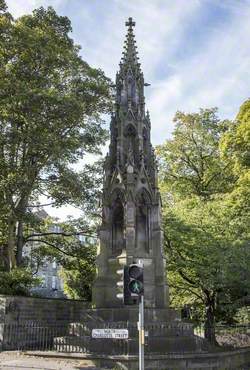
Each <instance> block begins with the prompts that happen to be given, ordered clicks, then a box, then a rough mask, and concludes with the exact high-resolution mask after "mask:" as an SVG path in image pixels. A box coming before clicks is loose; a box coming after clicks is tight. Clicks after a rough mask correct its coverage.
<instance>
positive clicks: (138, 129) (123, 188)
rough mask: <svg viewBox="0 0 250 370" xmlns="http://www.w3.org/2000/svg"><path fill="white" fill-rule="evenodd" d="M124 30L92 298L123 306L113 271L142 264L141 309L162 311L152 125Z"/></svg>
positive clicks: (99, 304) (163, 297) (164, 294)
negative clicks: (142, 289) (142, 287)
mask: <svg viewBox="0 0 250 370" xmlns="http://www.w3.org/2000/svg"><path fill="white" fill-rule="evenodd" d="M126 25H127V27H128V33H127V36H126V40H125V46H124V52H123V58H122V61H121V63H120V69H119V72H118V73H117V75H116V85H115V87H116V105H115V112H114V114H113V116H112V119H111V125H110V131H111V143H110V148H109V153H108V155H107V157H106V161H105V168H104V171H105V178H104V189H103V216H102V227H101V230H100V243H101V245H100V251H99V256H98V259H97V267H98V277H97V280H96V282H95V286H94V290H93V295H94V302H95V304H96V307H102V308H103V307H105V308H107V307H119V306H121V302H120V301H119V300H118V299H117V298H116V293H117V289H116V282H117V274H116V270H117V268H119V267H120V268H121V265H124V264H131V263H136V262H138V260H139V259H142V260H143V262H144V271H145V273H144V279H145V284H144V286H145V305H146V307H150V308H166V307H167V306H168V287H167V285H166V278H165V271H166V269H165V259H164V255H163V251H162V230H161V200H160V194H159V189H158V186H157V168H156V162H155V155H154V150H153V148H152V145H151V142H150V130H151V127H150V126H151V124H150V118H149V114H148V112H147V114H146V113H145V98H144V86H145V82H144V77H143V73H142V71H141V68H140V63H139V62H138V57H137V50H136V49H137V46H136V43H135V38H134V34H133V26H134V25H135V23H134V22H133V21H132V19H129V22H127V23H126Z"/></svg>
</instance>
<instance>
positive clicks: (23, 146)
mask: <svg viewBox="0 0 250 370" xmlns="http://www.w3.org/2000/svg"><path fill="white" fill-rule="evenodd" d="M0 27H1V33H0V34H1V37H0V49H1V53H0V55H1V56H0V164H1V171H0V202H1V204H0V205H1V209H2V210H3V212H2V213H1V219H0V226H1V233H0V243H1V252H2V255H3V256H4V257H5V261H6V268H7V269H8V270H11V269H13V268H15V267H16V266H17V265H20V264H21V260H22V247H23V224H24V223H25V217H26V214H27V209H28V207H29V206H33V205H34V204H36V202H37V200H38V197H39V196H40V195H41V194H46V195H48V196H52V197H53V199H54V201H55V205H62V204H65V203H69V202H72V203H74V204H78V205H79V203H81V204H84V203H85V202H86V201H88V200H90V199H91V196H92V195H93V186H92V185H93V176H92V175H93V173H94V171H93V169H91V168H90V167H87V168H83V171H82V172H81V173H78V174H76V172H75V171H74V170H73V169H72V164H73V163H75V162H76V161H78V160H79V159H80V158H83V157H84V155H85V154H86V153H98V152H99V148H100V145H101V144H103V143H104V142H105V140H106V138H107V134H106V130H104V129H103V127H102V123H103V122H102V119H101V117H102V116H101V115H102V113H105V112H107V111H108V110H109V108H110V105H109V103H110V87H109V86H110V83H109V80H108V79H107V78H106V77H105V76H104V74H103V72H102V71H100V70H97V69H93V68H91V67H90V66H89V65H88V64H87V63H86V62H85V61H83V60H82V59H81V57H80V56H79V46H77V45H75V44H74V42H73V40H72V39H71V38H70V37H69V33H70V32H71V24H70V21H69V19H68V18H67V17H61V16H58V15H57V14H56V12H55V11H54V10H53V8H51V7H49V8H48V9H47V10H46V9H44V8H42V7H41V8H39V9H36V10H34V11H33V13H32V14H31V15H25V16H22V17H21V18H18V19H16V20H14V19H13V18H12V17H11V16H10V14H9V13H7V10H6V6H5V3H4V2H3V1H2V2H1V14H0Z"/></svg>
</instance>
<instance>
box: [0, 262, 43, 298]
mask: <svg viewBox="0 0 250 370" xmlns="http://www.w3.org/2000/svg"><path fill="white" fill-rule="evenodd" d="M39 284H40V279H39V278H37V277H34V276H33V275H32V272H31V271H30V270H28V269H24V268H17V269H14V270H12V271H10V272H6V271H0V294H7V295H24V296H28V295H30V289H31V288H33V287H35V286H37V285H39Z"/></svg>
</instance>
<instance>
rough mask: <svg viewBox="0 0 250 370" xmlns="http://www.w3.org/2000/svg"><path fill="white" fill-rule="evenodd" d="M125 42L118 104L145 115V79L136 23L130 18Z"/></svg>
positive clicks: (117, 90) (117, 81) (119, 77)
mask: <svg viewBox="0 0 250 370" xmlns="http://www.w3.org/2000/svg"><path fill="white" fill-rule="evenodd" d="M126 26H127V27H128V31H127V35H126V39H125V42H124V51H123V53H122V54H123V56H122V58H121V62H120V64H119V66H120V70H119V72H118V73H117V75H116V103H117V106H122V107H123V108H125V109H130V110H133V112H134V113H135V114H140V115H143V116H144V115H145V111H144V78H143V73H142V71H141V65H140V63H139V58H138V52H137V46H136V41H135V35H134V32H133V27H134V26H135V22H133V20H132V18H129V20H128V22H126Z"/></svg>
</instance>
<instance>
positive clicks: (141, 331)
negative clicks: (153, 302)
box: [138, 294, 145, 370]
mask: <svg viewBox="0 0 250 370" xmlns="http://www.w3.org/2000/svg"><path fill="white" fill-rule="evenodd" d="M138 326H139V328H138V329H139V370H144V343H145V333H144V296H143V294H142V295H141V296H140V301H139V325H138Z"/></svg>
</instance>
